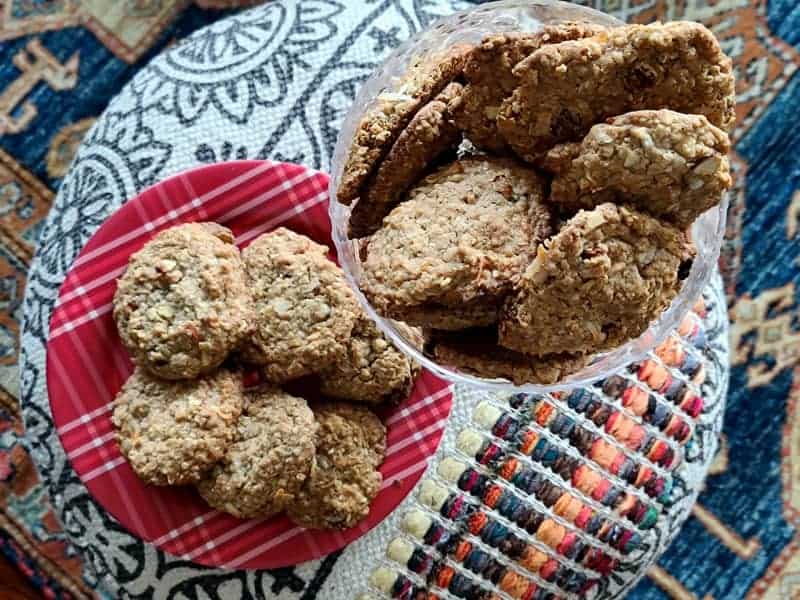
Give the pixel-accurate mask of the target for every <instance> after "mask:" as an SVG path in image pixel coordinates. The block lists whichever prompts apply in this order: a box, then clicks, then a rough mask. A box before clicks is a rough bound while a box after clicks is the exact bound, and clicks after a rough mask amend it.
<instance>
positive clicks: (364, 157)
mask: <svg viewBox="0 0 800 600" xmlns="http://www.w3.org/2000/svg"><path fill="white" fill-rule="evenodd" d="M470 50H471V46H469V45H467V44H455V45H453V46H452V47H451V48H449V49H447V50H444V51H442V52H438V53H434V54H431V55H426V56H421V57H419V58H417V59H416V60H415V61H413V62H412V64H411V65H410V66H409V68H408V70H407V71H406V75H405V76H404V77H403V79H402V80H401V81H400V84H399V85H398V87H397V88H396V89H395V90H393V91H391V92H387V93H384V94H381V95H380V96H379V97H378V99H377V106H376V107H375V108H373V109H372V110H370V111H369V112H368V113H367V114H366V115H365V116H364V118H362V119H361V122H360V123H359V124H358V127H357V128H356V131H355V134H354V135H353V141H352V142H351V145H350V149H349V152H348V155H347V159H346V160H345V164H344V167H343V170H342V178H341V181H340V182H339V186H338V188H337V190H336V199H337V200H338V201H339V202H341V203H342V204H348V205H349V204H350V203H352V202H353V200H355V199H356V197H358V194H359V191H360V189H361V186H362V185H364V183H365V182H366V181H367V178H368V177H369V176H370V175H371V174H372V172H373V171H374V169H375V168H376V167H377V165H378V163H379V162H380V160H381V159H382V158H383V157H384V156H385V155H386V153H387V152H388V151H389V149H390V148H391V147H392V144H394V142H395V140H396V139H397V136H398V135H399V134H400V132H401V131H403V129H404V128H405V126H406V125H408V123H409V121H411V119H412V117H413V116H414V115H415V114H416V112H417V111H418V110H419V109H420V107H422V106H425V105H426V104H427V103H428V102H429V101H430V100H431V99H432V98H433V97H434V96H436V95H437V94H438V93H439V92H441V91H442V90H443V89H444V88H445V86H446V85H447V84H448V83H450V82H451V81H453V80H454V79H455V78H456V77H457V76H458V75H459V74H460V73H461V70H462V69H463V67H464V61H465V60H466V56H467V54H468V52H469V51H470Z"/></svg>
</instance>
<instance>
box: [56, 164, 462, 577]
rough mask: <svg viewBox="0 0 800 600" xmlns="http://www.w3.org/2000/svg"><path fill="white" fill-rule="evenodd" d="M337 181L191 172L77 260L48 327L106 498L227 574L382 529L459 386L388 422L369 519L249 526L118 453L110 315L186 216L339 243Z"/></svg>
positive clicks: (296, 170) (265, 168)
mask: <svg viewBox="0 0 800 600" xmlns="http://www.w3.org/2000/svg"><path fill="white" fill-rule="evenodd" d="M327 189H328V176H327V175H325V174H324V173H320V172H317V171H312V170H310V169H307V168H305V167H302V166H299V165H293V164H287V163H273V162H266V161H240V162H230V163H223V164H217V165H211V166H207V167H202V168H198V169H194V170H192V171H187V172H185V173H181V174H180V175H176V176H175V177H172V178H170V179H167V180H166V181H163V182H161V183H159V184H157V185H155V186H153V187H151V188H149V189H147V190H145V191H144V192H142V193H141V194H140V195H139V196H137V197H136V198H134V199H133V200H131V201H130V202H128V203H126V204H125V205H124V206H123V207H122V208H120V209H119V210H118V211H117V212H116V213H114V214H113V215H112V216H111V217H110V218H109V219H108V220H107V221H106V222H105V223H104V224H103V226H102V227H100V229H99V230H98V231H97V232H96V233H95V234H94V236H92V238H91V239H90V240H89V243H88V244H86V247H85V248H84V249H83V250H82V251H81V253H80V255H79V256H78V258H77V259H76V260H75V263H74V264H73V265H72V268H71V269H70V272H69V274H68V275H67V278H66V280H65V281H64V284H63V285H62V286H61V290H60V292H59V298H58V302H57V304H56V309H55V311H54V312H53V318H52V319H51V321H50V339H49V341H48V345H47V385H48V392H49V397H50V407H51V409H52V411H53V418H54V420H55V423H56V427H57V430H58V435H59V437H60V438H61V443H62V444H63V445H64V449H65V450H66V453H67V456H68V457H69V459H70V461H71V462H72V466H73V467H74V469H75V471H76V472H77V473H78V475H79V476H80V478H81V479H82V480H83V482H84V484H85V485H86V487H87V488H88V489H89V491H90V492H91V493H92V494H93V495H94V497H95V498H96V499H97V501H98V502H99V503H100V504H102V505H103V507H105V508H106V510H108V511H109V512H110V513H111V514H112V515H113V516H114V517H115V518H116V519H117V520H119V521H120V522H121V523H122V524H123V525H124V526H125V527H126V528H127V529H129V530H130V531H131V532H133V533H134V534H136V535H138V536H139V537H141V538H142V539H144V540H146V541H148V542H151V543H153V544H154V545H155V546H157V547H158V548H160V549H162V550H164V551H165V552H169V553H170V554H173V555H175V556H179V557H181V558H184V559H187V560H192V561H194V562H197V563H202V564H205V565H211V566H218V567H226V568H231V569H233V568H275V567H283V566H287V565H291V564H296V563H299V562H302V561H306V560H311V559H314V558H319V557H321V556H323V555H325V554H328V553H330V552H333V551H334V550H337V549H339V548H342V547H343V546H345V545H346V544H348V543H349V542H352V541H353V540H355V539H356V538H358V537H360V536H362V535H363V534H364V533H366V532H367V531H369V530H370V529H371V528H373V527H375V526H376V525H377V524H378V523H380V522H381V520H383V519H384V518H385V517H386V516H387V515H388V514H389V513H390V512H391V511H392V510H394V508H395V507H396V506H397V505H398V504H399V503H400V501H401V500H402V499H403V498H404V497H405V496H406V495H407V494H408V493H409V492H410V491H411V489H412V488H413V487H414V485H415V484H416V482H417V481H418V480H419V478H420V476H421V475H422V472H423V470H424V469H425V466H426V464H427V461H428V459H429V458H430V457H431V456H432V455H433V453H434V452H435V451H436V448H437V446H438V445H439V441H440V439H441V436H442V431H443V430H444V425H445V421H446V419H447V416H448V413H449V411H450V404H451V401H452V396H451V392H450V387H449V385H448V384H447V383H446V382H444V381H443V380H441V379H439V378H437V377H435V376H434V375H433V374H431V373H429V372H424V373H423V375H422V376H421V377H420V379H419V380H418V382H417V384H416V387H415V388H414V391H413V393H412V395H411V397H410V398H409V399H408V400H406V401H405V402H404V403H403V404H401V405H400V406H398V407H396V408H394V409H392V410H389V411H388V412H387V413H386V414H385V415H382V417H383V418H384V422H385V423H386V425H387V430H388V437H387V452H386V460H385V461H384V463H383V465H382V466H381V472H382V473H383V478H384V481H383V487H382V488H381V491H380V494H379V495H378V497H377V498H376V499H375V501H374V502H373V504H372V507H371V510H370V513H369V516H368V517H367V519H365V520H364V521H363V522H362V523H361V524H359V525H358V526H356V527H354V528H352V529H349V530H347V531H343V532H323V531H311V530H308V531H307V530H305V529H303V528H301V527H297V526H295V525H293V524H292V523H291V522H290V521H289V520H288V519H287V518H285V517H283V516H278V517H273V518H270V519H264V520H247V521H243V520H239V519H236V518H234V517H231V516H229V515H226V514H224V513H221V512H219V511H215V510H212V509H211V508H209V507H208V506H207V505H206V504H205V503H204V502H203V501H202V499H201V498H200V496H199V495H198V494H197V493H196V492H195V491H194V490H193V489H192V488H189V487H185V488H179V487H156V486H150V485H145V484H144V483H142V482H141V481H140V480H139V478H138V477H137V476H136V475H135V474H134V473H133V471H132V470H131V468H130V467H129V466H128V463H127V462H126V461H125V459H124V458H123V457H122V455H121V454H120V453H119V449H118V447H117V444H116V441H115V439H114V431H113V428H112V424H111V413H110V411H109V405H110V402H111V401H112V400H113V398H114V396H115V395H116V393H117V391H118V390H119V389H120V387H121V386H122V384H123V382H124V381H125V380H126V379H127V377H128V376H129V375H130V373H131V371H132V364H131V362H130V359H129V358H128V355H127V353H126V351H125V349H124V348H123V346H122V344H121V342H120V340H119V337H118V336H117V330H116V327H115V325H114V320H113V318H112V315H111V299H112V297H113V295H114V290H115V289H116V281H117V278H118V277H119V276H120V275H121V274H122V272H123V271H124V270H125V266H126V264H127V261H128V257H129V256H130V255H131V254H132V253H133V252H135V251H136V250H138V249H139V248H141V247H142V246H143V245H144V243H145V242H146V241H147V240H149V239H150V238H151V237H152V236H153V235H154V234H155V233H156V232H157V231H159V230H161V229H164V228H167V227H170V226H172V225H175V224H178V223H183V222H188V221H216V222H218V223H222V224H223V225H226V226H228V227H230V228H231V229H232V230H233V232H234V234H235V235H236V243H237V244H238V245H239V246H240V247H243V246H246V245H247V244H248V243H249V242H250V241H251V240H253V239H254V238H255V237H256V236H258V235H260V234H261V233H264V232H266V231H270V230H272V229H275V228H277V227H279V226H284V227H287V228H289V229H292V230H294V231H297V232H299V233H304V234H305V235H308V236H309V237H311V238H313V239H314V240H316V241H317V242H320V243H322V244H327V245H328V246H329V247H331V248H332V247H333V244H332V242H331V238H330V222H329V220H328V212H327V204H328V195H327Z"/></svg>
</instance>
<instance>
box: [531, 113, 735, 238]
mask: <svg viewBox="0 0 800 600" xmlns="http://www.w3.org/2000/svg"><path fill="white" fill-rule="evenodd" d="M729 150H730V141H729V140H728V135H727V134H726V133H725V132H724V131H722V130H720V129H718V128H717V127H714V126H713V125H711V123H709V122H708V119H706V118H705V117H704V116H702V115H685V114H682V113H677V112H674V111H671V110H643V111H637V112H632V113H627V114H624V115H620V116H618V117H613V118H611V119H609V120H608V122H607V123H605V124H600V125H595V126H593V127H592V128H591V130H589V133H588V134H587V135H586V137H585V138H584V139H583V141H582V142H581V143H580V144H577V143H569V144H562V145H560V146H556V147H555V148H553V149H552V150H551V151H550V152H548V153H547V156H546V157H545V160H544V163H543V165H544V167H545V168H546V169H548V170H550V171H552V172H553V173H555V177H554V179H553V182H552V185H551V189H550V196H549V198H548V199H549V201H551V202H554V203H556V204H559V205H562V206H566V207H568V208H569V209H571V210H577V209H579V208H592V207H593V206H596V205H598V204H602V203H603V202H607V201H612V202H613V201H622V202H626V203H630V204H632V205H635V206H636V207H637V208H639V209H640V210H642V211H644V212H647V213H649V214H652V215H654V216H658V217H661V218H664V219H666V220H668V221H670V222H672V223H675V224H676V225H678V226H679V227H681V228H685V227H688V226H689V225H691V224H692V223H693V222H694V220H695V219H696V218H697V217H698V216H700V215H701V214H702V213H703V212H705V211H706V210H708V209H709V208H711V207H712V206H715V205H716V204H719V202H720V201H721V200H722V198H723V195H724V193H725V191H726V190H727V189H728V188H730V186H731V184H732V180H731V175H730V164H729V162H728V157H727V153H728V151H729Z"/></svg>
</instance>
